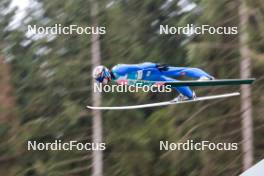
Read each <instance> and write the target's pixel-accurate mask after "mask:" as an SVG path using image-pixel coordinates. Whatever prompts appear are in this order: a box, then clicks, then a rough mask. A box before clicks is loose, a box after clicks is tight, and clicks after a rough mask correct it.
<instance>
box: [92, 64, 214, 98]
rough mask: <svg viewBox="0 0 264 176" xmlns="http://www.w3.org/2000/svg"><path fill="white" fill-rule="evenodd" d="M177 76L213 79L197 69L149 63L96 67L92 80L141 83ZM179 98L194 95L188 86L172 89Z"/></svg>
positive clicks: (168, 79) (104, 82)
mask: <svg viewBox="0 0 264 176" xmlns="http://www.w3.org/2000/svg"><path fill="white" fill-rule="evenodd" d="M179 76H186V77H190V78H194V79H197V80H213V79H214V77H213V76H211V75H209V74H208V73H206V72H205V71H203V70H201V69H199V68H190V67H173V66H169V65H163V64H156V63H151V62H146V63H140V64H118V65H116V66H114V67H113V68H112V69H111V71H110V70H109V69H108V68H106V67H105V66H102V65H100V66H97V67H96V68H95V69H94V70H93V78H94V79H95V80H96V81H97V82H100V83H103V84H107V83H109V81H115V82H117V83H120V82H119V80H143V81H157V82H159V81H160V82H165V81H179V80H177V79H175V78H176V77H179ZM172 88H174V89H175V90H176V91H177V92H179V96H178V97H177V98H176V99H177V100H183V99H194V98H195V93H194V92H193V91H192V90H191V89H190V88H189V87H188V86H179V87H172Z"/></svg>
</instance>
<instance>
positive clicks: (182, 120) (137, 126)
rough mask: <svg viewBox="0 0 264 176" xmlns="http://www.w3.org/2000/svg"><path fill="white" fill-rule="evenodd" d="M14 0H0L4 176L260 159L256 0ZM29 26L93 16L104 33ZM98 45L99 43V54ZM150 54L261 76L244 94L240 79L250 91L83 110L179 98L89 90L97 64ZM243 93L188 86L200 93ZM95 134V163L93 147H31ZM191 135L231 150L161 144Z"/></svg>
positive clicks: (202, 170)
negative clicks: (185, 31) (234, 146)
mask: <svg viewBox="0 0 264 176" xmlns="http://www.w3.org/2000/svg"><path fill="white" fill-rule="evenodd" d="M11 2H12V1H10V0H0V19H1V20H0V28H1V33H0V47H1V53H0V54H1V55H0V138H1V139H0V175H2V176H13V175H26V176H40V175H43V176H48V175H49V176H58V175H96V176H101V175H110V176H115V175H121V176H150V175H151V176H161V175H162V176H212V175H214V176H233V175H234V176H235V175H238V174H240V173H241V172H243V170H245V169H246V168H248V167H249V166H250V165H252V164H253V163H256V162H258V161H260V160H261V159H262V158H264V141H263V132H264V118H263V114H264V109H263V105H264V95H263V87H264V75H263V68H264V3H263V0H221V1H220V0H214V1H213V0H133V1H132V0H98V1H92V0H91V1H89V0H64V1H59V0H53V1H50V0H38V1H33V0H32V1H30V3H29V5H28V6H27V9H26V11H25V12H26V14H23V13H22V12H21V9H19V8H10V3H11ZM21 2H23V1H21ZM21 2H20V4H21ZM13 7H14V6H13ZM91 10H94V11H91ZM14 19H19V20H14ZM14 21H15V22H14ZM28 24H31V25H33V24H36V25H38V26H53V25H54V24H62V25H63V26H69V25H71V24H77V25H79V26H91V25H94V24H98V25H99V26H105V27H106V31H107V32H106V35H102V36H100V40H97V41H94V40H93V39H96V37H98V36H91V35H85V34H84V35H57V36H52V35H48V36H36V35H29V34H28V33H27V32H26V31H27V25H28ZM160 24H169V25H171V26H185V25H186V24H195V25H203V24H209V25H212V26H238V27H239V34H237V35H217V34H216V35H207V34H205V35H189V36H187V35H159V34H158V31H159V25H160ZM92 37H95V38H92ZM99 42H100V43H99ZM94 44H97V46H98V45H100V50H99V51H97V52H100V53H97V55H96V53H92V49H93V48H94V47H96V46H95V45H94ZM96 57H97V58H96ZM146 61H150V62H158V63H166V64H170V65H174V66H191V67H199V68H202V69H204V70H206V71H207V72H209V73H210V74H212V75H214V76H215V77H216V78H222V79H223V78H239V77H246V76H250V72H252V77H256V78H257V81H256V82H255V84H254V85H252V96H250V94H247V92H250V89H249V87H244V88H245V92H246V93H244V95H249V96H250V97H246V98H242V99H240V98H239V97H235V98H229V99H223V100H222V99H221V100H213V101H207V102H199V103H195V104H186V105H177V106H169V107H161V108H150V109H142V110H129V111H104V112H102V113H100V112H99V113H98V112H94V113H92V112H91V111H90V110H87V109H86V108H85V106H86V105H88V104H93V103H94V102H93V101H97V103H98V104H102V105H112V106H113V105H132V104H139V103H149V102H158V101H162V100H169V99H172V98H173V97H175V96H176V94H175V93H173V94H172V93H168V94H154V93H115V94H112V93H108V94H102V95H101V96H102V99H100V95H99V96H94V95H93V94H92V87H91V85H92V78H91V70H92V68H93V67H94V66H95V64H96V63H100V62H101V63H102V64H104V65H106V66H108V67H112V66H114V65H115V64H118V63H140V62H146ZM248 61H250V62H251V65H250V64H249V62H248ZM243 64H244V65H246V67H243ZM244 73H246V74H244ZM239 89H240V87H239V86H232V87H207V88H202V89H201V88H199V89H196V90H197V94H198V95H207V94H216V93H227V92H232V91H238V90H239ZM92 97H93V98H92ZM251 99H252V100H251ZM251 101H252V113H251V108H250V102H251ZM244 102H248V106H247V105H246V106H244V110H245V111H247V112H248V113H247V114H246V116H243V115H242V114H243V113H244V112H243V105H242V104H243V103H244ZM241 107H242V108H241ZM245 107H246V108H245ZM241 109H242V111H241ZM251 114H252V116H251ZM93 116H96V118H94V120H93ZM245 119H246V120H245ZM98 120H99V121H98ZM100 120H102V121H100ZM251 120H252V121H253V127H252V125H251V122H250V121H251ZM101 122H102V123H101ZM94 123H96V124H97V125H99V126H100V128H95V127H94V126H93V125H94ZM247 124H248V125H247ZM251 127H252V128H251ZM101 132H102V136H100V134H101ZM245 132H246V133H245ZM93 133H97V134H99V138H101V137H102V142H106V148H107V149H106V150H105V151H104V152H103V159H101V158H100V157H101V154H102V153H94V154H93V153H92V152H89V151H27V141H28V140H37V141H39V142H53V141H54V140H56V139H61V140H63V141H70V140H78V141H80V142H92V141H93V140H96V139H94V137H95V136H96V135H93ZM245 136H248V138H245ZM187 139H193V140H195V141H201V140H208V141H211V142H237V143H239V150H237V151H173V152H172V151H167V152H166V151H160V150H159V141H160V140H168V141H170V142H180V141H181V142H184V141H185V140H187ZM253 139H254V140H253ZM99 140H101V139H99ZM253 141H254V142H253ZM252 142H253V146H252V145H251V144H252ZM244 144H245V146H243V145H244ZM247 147H248V148H247ZM243 148H244V149H243ZM247 149H248V150H250V151H247ZM252 154H253V158H252ZM98 155H99V157H98ZM93 158H97V159H98V160H97V162H99V164H98V163H95V162H94V163H93ZM252 159H253V160H252ZM95 165H97V166H98V167H97V168H95ZM102 168H103V170H102ZM96 169H97V171H95V170H96Z"/></svg>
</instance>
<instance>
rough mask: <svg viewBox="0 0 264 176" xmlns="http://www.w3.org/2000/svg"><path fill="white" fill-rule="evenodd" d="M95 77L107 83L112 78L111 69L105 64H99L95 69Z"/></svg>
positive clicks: (98, 80)
mask: <svg viewBox="0 0 264 176" xmlns="http://www.w3.org/2000/svg"><path fill="white" fill-rule="evenodd" d="M93 78H94V79H95V80H96V81H97V82H99V83H103V84H107V83H108V82H109V81H110V80H111V73H110V70H109V69H108V68H106V67H105V66H103V65H99V66H97V67H95V68H94V70H93Z"/></svg>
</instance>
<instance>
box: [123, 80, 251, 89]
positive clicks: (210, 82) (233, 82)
mask: <svg viewBox="0 0 264 176" xmlns="http://www.w3.org/2000/svg"><path fill="white" fill-rule="evenodd" d="M255 80H256V79H255V78H248V79H215V80H205V81H204V80H201V81H199V80H191V81H170V82H166V81H147V80H130V79H128V80H125V81H126V82H127V83H128V85H135V86H136V85H137V84H142V85H149V86H151V85H170V86H173V87H177V86H224V85H240V84H252V83H253V82H254V81H255Z"/></svg>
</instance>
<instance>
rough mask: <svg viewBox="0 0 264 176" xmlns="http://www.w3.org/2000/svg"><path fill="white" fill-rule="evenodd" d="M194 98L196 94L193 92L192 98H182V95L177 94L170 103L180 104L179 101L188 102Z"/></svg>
mask: <svg viewBox="0 0 264 176" xmlns="http://www.w3.org/2000/svg"><path fill="white" fill-rule="evenodd" d="M195 98H196V94H195V92H194V91H193V95H192V98H189V97H187V96H184V95H182V94H179V95H178V96H177V97H176V98H174V99H173V100H172V101H174V102H181V101H188V100H194V99H195Z"/></svg>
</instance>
